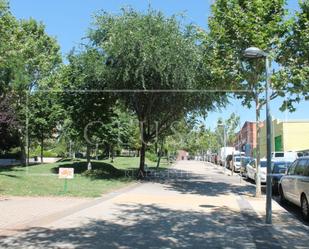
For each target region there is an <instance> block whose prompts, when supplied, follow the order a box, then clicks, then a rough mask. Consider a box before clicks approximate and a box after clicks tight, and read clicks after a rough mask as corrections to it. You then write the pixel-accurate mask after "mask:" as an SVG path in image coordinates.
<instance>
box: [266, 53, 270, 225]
mask: <svg viewBox="0 0 309 249" xmlns="http://www.w3.org/2000/svg"><path fill="white" fill-rule="evenodd" d="M265 60H266V132H267V179H266V224H272V206H271V204H272V203H271V201H272V198H271V197H272V186H271V185H272V184H271V181H272V179H271V149H272V144H271V142H272V141H271V115H270V107H269V101H270V96H269V75H268V72H269V70H268V67H269V61H268V56H265Z"/></svg>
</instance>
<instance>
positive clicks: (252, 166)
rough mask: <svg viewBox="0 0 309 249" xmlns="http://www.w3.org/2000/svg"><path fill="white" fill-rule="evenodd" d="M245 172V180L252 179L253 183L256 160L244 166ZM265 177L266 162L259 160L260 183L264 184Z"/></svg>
mask: <svg viewBox="0 0 309 249" xmlns="http://www.w3.org/2000/svg"><path fill="white" fill-rule="evenodd" d="M246 170H247V174H246V176H247V178H249V179H252V180H254V181H255V176H256V160H255V159H254V160H252V161H251V162H250V163H248V164H247V166H246ZM266 175H267V161H266V160H263V159H262V160H260V179H261V183H266Z"/></svg>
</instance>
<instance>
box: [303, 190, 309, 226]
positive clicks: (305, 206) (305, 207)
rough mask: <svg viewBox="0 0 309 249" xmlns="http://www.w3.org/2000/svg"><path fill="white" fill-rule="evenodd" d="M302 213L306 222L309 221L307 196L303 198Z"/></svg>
mask: <svg viewBox="0 0 309 249" xmlns="http://www.w3.org/2000/svg"><path fill="white" fill-rule="evenodd" d="M301 211H302V214H303V217H304V219H305V220H309V204H308V200H307V197H306V195H304V194H303V195H302V197H301Z"/></svg>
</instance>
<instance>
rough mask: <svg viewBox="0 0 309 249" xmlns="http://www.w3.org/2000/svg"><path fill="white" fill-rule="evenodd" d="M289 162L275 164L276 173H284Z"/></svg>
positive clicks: (274, 171)
mask: <svg viewBox="0 0 309 249" xmlns="http://www.w3.org/2000/svg"><path fill="white" fill-rule="evenodd" d="M288 165H289V164H287V163H280V164H275V165H274V168H273V173H275V174H284V173H285V171H286V169H287V167H288Z"/></svg>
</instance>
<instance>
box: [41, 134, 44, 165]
mask: <svg viewBox="0 0 309 249" xmlns="http://www.w3.org/2000/svg"><path fill="white" fill-rule="evenodd" d="M43 153H44V137H43V136H41V163H43V156H44V155H43Z"/></svg>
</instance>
